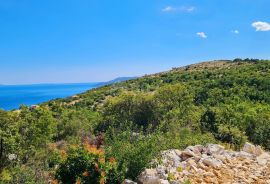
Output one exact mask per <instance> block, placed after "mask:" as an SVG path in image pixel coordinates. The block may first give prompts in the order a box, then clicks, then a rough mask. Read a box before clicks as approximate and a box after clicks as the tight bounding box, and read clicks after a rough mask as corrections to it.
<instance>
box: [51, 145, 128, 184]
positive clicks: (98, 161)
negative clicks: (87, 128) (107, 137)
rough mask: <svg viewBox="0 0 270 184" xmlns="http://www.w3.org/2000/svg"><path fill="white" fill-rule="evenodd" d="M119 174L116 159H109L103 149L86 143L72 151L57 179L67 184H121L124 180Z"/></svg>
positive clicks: (63, 162)
mask: <svg viewBox="0 0 270 184" xmlns="http://www.w3.org/2000/svg"><path fill="white" fill-rule="evenodd" d="M117 173H119V172H117V162H116V160H115V159H114V158H108V159H107V158H106V157H105V154H104V150H103V149H102V148H97V147H96V146H95V145H91V144H88V143H87V142H85V143H84V145H83V146H82V147H75V148H72V149H71V150H70V152H69V153H68V154H67V157H66V158H65V159H63V161H62V162H61V163H60V165H59V168H58V169H57V171H56V179H57V181H59V183H65V184H74V183H76V184H84V183H85V184H86V183H91V184H105V183H109V184H119V183H121V181H122V179H123V178H122V177H121V176H120V175H119V174H117Z"/></svg>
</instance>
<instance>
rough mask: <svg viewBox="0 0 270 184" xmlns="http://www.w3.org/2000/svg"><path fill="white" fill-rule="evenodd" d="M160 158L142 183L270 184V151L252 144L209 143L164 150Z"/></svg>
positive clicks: (143, 178) (143, 174) (144, 176)
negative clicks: (232, 147) (229, 147)
mask: <svg viewBox="0 0 270 184" xmlns="http://www.w3.org/2000/svg"><path fill="white" fill-rule="evenodd" d="M158 158H159V159H155V161H156V162H157V160H160V159H161V160H160V161H159V162H158V164H154V165H152V167H153V169H145V171H143V172H142V173H141V174H140V175H139V177H138V184H181V183H185V182H186V181H190V182H192V183H194V184H198V183H213V184H218V183H222V184H223V183H224V184H238V183H239V184H244V183H258V184H259V183H262V184H263V183H266V184H267V183H269V184H270V154H269V153H268V152H265V151H263V150H262V149H261V147H259V146H254V145H252V144H250V143H246V144H245V146H244V148H243V149H242V151H240V152H237V151H231V150H225V149H224V147H223V146H220V145H217V144H208V145H207V146H205V147H204V146H201V145H197V146H189V147H187V148H186V149H185V150H184V151H180V150H175V149H174V150H167V151H163V152H162V153H161V157H158ZM172 176H173V177H172ZM169 178H170V179H169ZM172 178H173V179H172ZM132 182H133V181H130V180H125V182H124V184H136V183H132Z"/></svg>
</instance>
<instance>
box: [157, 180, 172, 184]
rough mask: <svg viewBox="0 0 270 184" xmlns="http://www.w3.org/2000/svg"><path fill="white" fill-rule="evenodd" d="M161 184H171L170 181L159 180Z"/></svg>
mask: <svg viewBox="0 0 270 184" xmlns="http://www.w3.org/2000/svg"><path fill="white" fill-rule="evenodd" d="M159 184H170V182H169V181H168V180H159Z"/></svg>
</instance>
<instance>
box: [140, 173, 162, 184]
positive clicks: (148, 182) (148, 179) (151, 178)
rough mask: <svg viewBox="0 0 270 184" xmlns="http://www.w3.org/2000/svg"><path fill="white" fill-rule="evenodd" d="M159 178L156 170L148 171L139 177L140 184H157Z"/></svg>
mask: <svg viewBox="0 0 270 184" xmlns="http://www.w3.org/2000/svg"><path fill="white" fill-rule="evenodd" d="M157 183H159V177H158V174H157V171H156V170H155V169H146V170H145V171H144V172H143V173H142V174H141V175H140V176H139V177H138V184H157Z"/></svg>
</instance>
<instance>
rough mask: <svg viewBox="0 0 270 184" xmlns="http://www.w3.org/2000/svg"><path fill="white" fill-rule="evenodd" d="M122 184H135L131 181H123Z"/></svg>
mask: <svg viewBox="0 0 270 184" xmlns="http://www.w3.org/2000/svg"><path fill="white" fill-rule="evenodd" d="M123 184H137V183H136V182H134V181H131V180H127V179H126V180H125V181H124V183H123Z"/></svg>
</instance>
